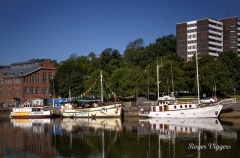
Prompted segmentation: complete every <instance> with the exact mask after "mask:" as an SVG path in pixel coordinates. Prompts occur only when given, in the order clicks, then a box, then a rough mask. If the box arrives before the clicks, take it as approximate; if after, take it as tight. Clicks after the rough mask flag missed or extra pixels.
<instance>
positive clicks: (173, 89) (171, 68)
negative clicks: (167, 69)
mask: <svg viewBox="0 0 240 158" xmlns="http://www.w3.org/2000/svg"><path fill="white" fill-rule="evenodd" d="M170 63H171V74H172V88H173V96H175V93H174V84H173V71H172V62H170Z"/></svg>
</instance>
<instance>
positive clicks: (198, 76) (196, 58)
mask: <svg viewBox="0 0 240 158" xmlns="http://www.w3.org/2000/svg"><path fill="white" fill-rule="evenodd" d="M197 54H198V53H197V52H196V69H197V90H198V92H197V93H198V104H199V101H200V96H199V76H198V56H197Z"/></svg>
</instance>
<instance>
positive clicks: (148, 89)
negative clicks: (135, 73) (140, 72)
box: [145, 69, 149, 102]
mask: <svg viewBox="0 0 240 158" xmlns="http://www.w3.org/2000/svg"><path fill="white" fill-rule="evenodd" d="M145 72H147V84H148V102H149V78H148V71H147V69H145Z"/></svg>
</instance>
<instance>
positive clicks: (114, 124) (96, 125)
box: [61, 118, 122, 132]
mask: <svg viewBox="0 0 240 158" xmlns="http://www.w3.org/2000/svg"><path fill="white" fill-rule="evenodd" d="M61 127H62V129H65V130H66V132H71V131H74V130H79V128H81V129H84V130H85V131H90V130H91V131H97V130H102V129H104V130H107V131H122V123H121V119H120V118H75V119H72V118H63V119H62V122H61Z"/></svg>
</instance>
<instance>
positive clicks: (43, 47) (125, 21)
mask: <svg viewBox="0 0 240 158" xmlns="http://www.w3.org/2000/svg"><path fill="white" fill-rule="evenodd" d="M233 16H238V19H240V0H0V65H5V66H6V65H10V64H12V63H14V62H24V61H28V60H29V59H34V58H35V59H36V58H39V59H42V58H46V59H51V60H57V62H61V61H64V60H67V59H68V58H69V56H70V55H71V54H74V53H76V54H77V55H78V56H87V55H88V54H89V53H90V52H94V53H95V54H96V55H97V56H98V55H100V54H101V53H102V51H104V50H105V49H107V48H112V49H117V50H118V51H119V52H120V53H121V54H123V53H124V50H125V49H126V46H127V45H128V43H129V42H132V41H134V40H136V39H139V38H142V39H143V40H144V43H145V46H147V45H149V44H150V43H154V42H155V40H156V39H157V38H159V37H163V36H168V35H170V34H174V35H176V24H177V23H182V22H187V21H193V20H198V19H201V18H204V17H209V18H214V19H223V18H228V17H233Z"/></svg>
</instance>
